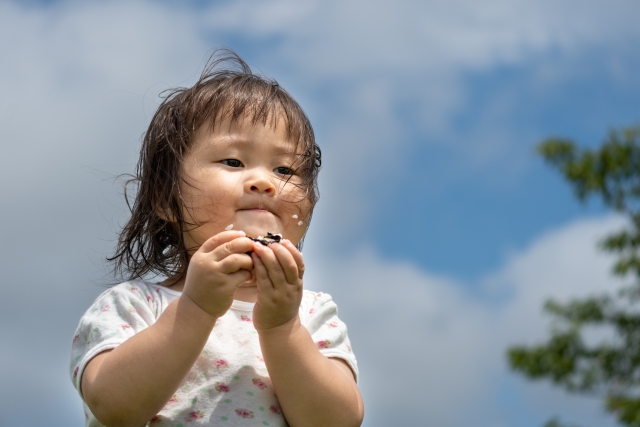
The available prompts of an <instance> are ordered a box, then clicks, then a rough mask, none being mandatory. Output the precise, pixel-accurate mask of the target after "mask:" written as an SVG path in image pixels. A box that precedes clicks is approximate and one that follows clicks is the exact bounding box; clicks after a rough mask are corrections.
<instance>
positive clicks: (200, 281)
mask: <svg viewBox="0 0 640 427" xmlns="http://www.w3.org/2000/svg"><path fill="white" fill-rule="evenodd" d="M243 236H244V233H242V232H238V231H227V232H224V233H220V234H218V235H216V236H214V237H212V238H211V239H209V240H207V241H206V242H205V243H204V244H203V245H202V247H201V248H200V249H199V250H198V251H197V252H196V253H195V254H194V255H193V256H192V258H191V261H190V264H189V268H188V271H187V278H186V282H185V285H184V290H183V293H182V295H181V296H180V297H179V298H177V299H176V300H175V301H173V302H172V303H171V304H169V305H168V306H167V308H166V309H165V311H164V312H163V313H162V314H161V315H160V316H159V317H158V319H157V321H156V322H155V323H154V324H152V325H151V326H149V327H148V328H146V329H145V330H143V331H141V332H139V333H137V334H136V335H134V336H133V337H131V338H129V339H128V340H127V341H125V342H124V343H122V344H120V345H119V346H118V347H116V348H114V349H113V350H111V351H109V352H104V353H101V354H99V355H98V356H96V357H94V358H93V359H92V360H91V361H90V362H89V364H88V365H87V367H86V368H85V370H84V374H83V376H82V379H81V381H82V394H83V396H84V399H85V402H86V403H87V405H89V408H90V409H91V412H92V413H93V414H94V415H95V417H96V418H97V419H98V420H100V422H102V423H103V424H105V425H107V426H136V427H138V426H140V425H144V424H146V423H147V422H148V421H149V420H150V419H151V418H152V417H153V416H154V415H156V414H157V413H158V411H160V409H162V407H163V406H164V405H165V404H166V403H167V401H168V400H169V399H170V398H171V396H172V395H173V393H174V392H175V391H176V390H177V389H178V387H179V385H180V383H181V382H182V380H183V379H184V377H185V376H186V374H187V373H188V372H189V370H190V369H191V366H192V365H193V363H194V362H195V361H196V359H197V358H198V356H199V355H200V353H201V352H202V349H203V348H204V345H205V344H206V342H207V339H208V337H209V334H210V333H211V330H212V329H213V326H214V325H215V322H216V320H217V318H218V317H220V316H222V315H223V314H224V313H225V312H226V311H227V310H228V308H229V307H230V306H231V303H232V302H233V294H234V292H235V290H236V289H237V286H238V285H240V284H241V283H243V282H244V281H246V280H248V279H249V278H250V277H251V272H250V271H251V270H252V268H253V262H252V260H251V258H250V257H249V256H247V255H246V252H248V251H249V250H251V248H252V247H253V242H252V241H251V240H249V239H248V238H241V237H243Z"/></svg>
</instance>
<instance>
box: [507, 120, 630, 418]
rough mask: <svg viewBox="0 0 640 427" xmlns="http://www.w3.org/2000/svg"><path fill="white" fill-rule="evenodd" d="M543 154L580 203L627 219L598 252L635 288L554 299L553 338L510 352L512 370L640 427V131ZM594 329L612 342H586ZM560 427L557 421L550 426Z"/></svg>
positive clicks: (549, 309)
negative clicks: (599, 204) (586, 397)
mask: <svg viewBox="0 0 640 427" xmlns="http://www.w3.org/2000/svg"><path fill="white" fill-rule="evenodd" d="M538 151H539V153H540V154H541V155H542V157H543V158H544V159H545V160H546V161H547V163H549V164H550V165H551V166H553V167H554V168H556V169H558V170H559V171H560V172H561V173H562V174H563V175H564V177H565V179H566V180H567V182H568V183H569V185H571V186H572V187H573V190H574V192H575V194H576V196H577V198H578V199H580V200H582V201H584V200H586V199H587V198H589V197H592V196H598V197H600V198H601V199H602V201H603V202H604V203H605V205H607V206H609V207H611V208H612V209H614V210H616V211H617V212H620V213H622V214H624V215H625V216H626V217H628V219H629V225H628V226H627V228H626V229H624V230H621V231H619V232H616V233H613V234H611V235H610V236H608V237H606V238H605V239H604V240H603V241H602V242H600V244H599V246H600V248H601V249H602V250H604V251H606V252H610V253H612V254H614V255H615V256H616V257H617V259H616V263H615V265H614V268H613V273H614V274H615V275H618V276H623V277H624V276H630V277H633V278H634V282H635V284H634V285H632V286H631V287H629V288H627V289H624V290H623V291H622V292H620V293H618V294H613V293H612V294H610V295H601V296H591V297H587V298H582V299H577V300H573V301H568V302H565V303H561V302H558V301H555V300H550V301H548V302H547V303H546V304H545V307H544V308H545V311H546V313H548V314H549V315H550V316H552V318H553V320H554V327H553V329H552V331H551V334H550V335H551V336H550V338H549V339H548V341H547V342H545V343H543V344H539V345H535V346H531V347H527V346H515V347H512V348H510V349H509V350H508V353H507V355H508V360H509V364H510V366H511V368H512V369H514V370H515V371H518V372H520V373H522V374H524V375H525V376H527V377H529V378H531V379H548V380H551V382H552V383H554V384H556V385H558V386H560V387H562V388H564V389H565V390H567V391H569V392H576V393H594V394H597V395H601V396H602V397H603V400H604V405H605V408H606V409H607V410H608V411H610V412H612V413H613V414H615V416H616V417H617V419H618V421H619V422H620V423H621V424H623V425H626V426H634V427H640V307H638V305H637V302H638V299H639V297H640V253H639V251H640V203H639V202H640V127H637V126H636V127H629V128H626V129H622V130H620V131H611V132H610V133H609V135H608V137H607V138H606V139H605V141H604V142H603V143H602V145H601V146H600V147H599V148H597V149H594V150H590V149H579V148H578V147H576V145H575V144H574V143H573V142H572V141H569V140H566V139H557V138H552V139H548V140H546V141H543V142H542V143H541V144H540V145H539V146H538ZM590 327H599V328H604V329H605V330H607V331H610V332H611V333H612V334H611V337H610V339H609V340H608V341H602V342H600V343H599V344H592V345H588V344H587V343H586V342H585V340H584V338H583V337H584V334H585V329H586V328H590ZM561 425H562V424H560V422H559V421H558V420H557V419H555V418H554V419H552V420H550V421H549V422H547V423H546V424H545V427H560V426H561Z"/></svg>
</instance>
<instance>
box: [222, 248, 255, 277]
mask: <svg viewBox="0 0 640 427" xmlns="http://www.w3.org/2000/svg"><path fill="white" fill-rule="evenodd" d="M218 265H219V266H220V272H221V273H224V274H231V273H235V272H236V271H238V270H247V271H251V270H253V260H252V259H251V257H250V256H249V255H247V254H246V253H241V254H238V253H235V254H231V255H229V256H227V257H225V258H223V259H222V261H220V262H219V263H218Z"/></svg>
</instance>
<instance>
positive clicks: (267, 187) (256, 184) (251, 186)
mask: <svg viewBox="0 0 640 427" xmlns="http://www.w3.org/2000/svg"><path fill="white" fill-rule="evenodd" d="M245 185H246V188H247V190H248V191H249V192H251V193H260V194H262V193H266V194H274V193H275V192H276V187H275V184H274V182H273V179H272V177H271V176H269V175H268V174H267V173H264V172H258V171H256V172H255V173H253V174H252V176H251V178H249V179H248V180H247V182H246V183H245Z"/></svg>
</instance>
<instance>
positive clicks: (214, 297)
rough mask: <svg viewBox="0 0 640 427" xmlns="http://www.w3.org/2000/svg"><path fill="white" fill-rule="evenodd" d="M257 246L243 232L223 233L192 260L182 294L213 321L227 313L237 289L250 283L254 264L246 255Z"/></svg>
mask: <svg viewBox="0 0 640 427" xmlns="http://www.w3.org/2000/svg"><path fill="white" fill-rule="evenodd" d="M253 246H254V242H253V241H252V240H251V239H249V238H248V237H246V235H245V233H244V232H242V231H223V232H222V233H218V234H216V235H215V236H213V237H211V238H210V239H208V240H207V241H206V242H204V244H203V245H202V246H201V247H200V249H198V250H197V251H196V253H194V254H193V255H192V256H191V260H190V261H189V267H188V268H187V277H186V280H185V284H184V289H183V291H182V293H183V295H186V296H188V297H189V298H190V299H191V300H192V301H193V302H195V303H196V304H197V305H198V306H199V307H200V308H201V309H203V310H204V311H206V312H207V313H209V314H210V315H212V316H214V317H216V318H217V317H220V316H222V315H223V314H225V313H226V312H227V310H228V309H229V307H231V304H232V303H233V294H234V293H235V291H236V289H238V286H240V285H241V284H242V283H244V282H246V281H248V280H250V279H251V274H252V273H251V271H252V270H253V260H252V259H251V257H250V256H249V255H247V254H246V253H247V252H249V251H250V250H251V249H253Z"/></svg>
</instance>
